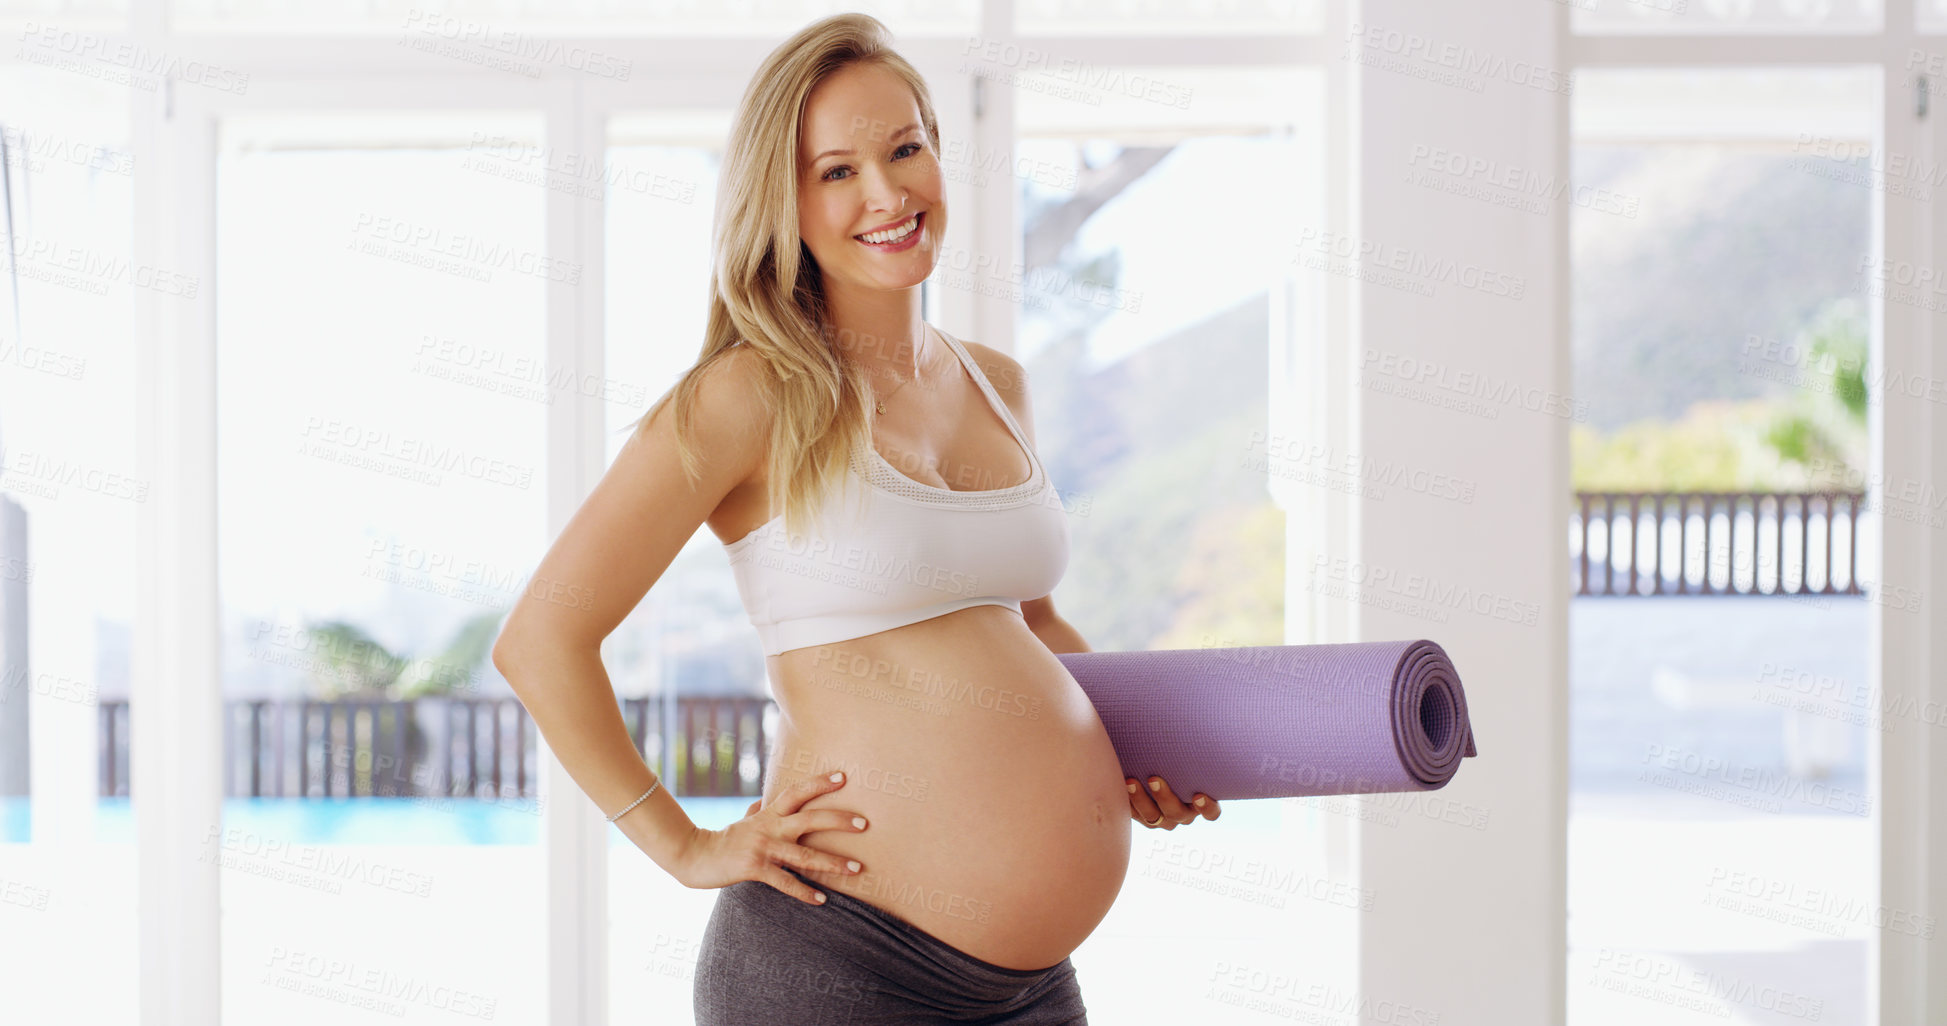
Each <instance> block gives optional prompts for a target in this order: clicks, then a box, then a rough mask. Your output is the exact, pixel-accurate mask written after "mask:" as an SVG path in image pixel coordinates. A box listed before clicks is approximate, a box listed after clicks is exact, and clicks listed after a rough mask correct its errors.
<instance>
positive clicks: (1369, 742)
mask: <svg viewBox="0 0 1947 1026" xmlns="http://www.w3.org/2000/svg"><path fill="white" fill-rule="evenodd" d="M1055 657H1056V658H1057V659H1060V660H1061V661H1062V665H1064V666H1066V667H1067V668H1068V672H1069V673H1070V674H1072V675H1073V676H1074V678H1075V681H1076V682H1077V683H1079V684H1080V685H1081V686H1082V690H1083V691H1084V692H1086V693H1087V694H1088V697H1089V700H1090V701H1091V702H1093V703H1094V704H1095V711H1096V712H1097V713H1099V714H1100V715H1101V717H1102V725H1103V726H1104V727H1105V728H1107V729H1108V732H1109V740H1110V742H1112V743H1113V744H1114V745H1115V750H1116V755H1117V757H1118V758H1119V759H1120V760H1121V762H1122V771H1123V773H1125V774H1126V775H1128V776H1130V777H1132V778H1134V779H1136V780H1139V781H1147V780H1148V779H1149V777H1150V776H1152V775H1154V776H1158V777H1162V778H1163V781H1164V783H1166V784H1168V785H1169V787H1170V788H1171V790H1174V791H1175V792H1176V793H1177V794H1178V795H1180V796H1181V797H1182V798H1183V800H1184V801H1189V800H1190V796H1191V795H1192V794H1195V793H1196V792H1199V791H1201V792H1202V793H1204V794H1207V795H1209V796H1210V797H1212V798H1215V799H1217V800H1218V801H1227V800H1231V799H1237V798H1296V797H1303V796H1309V795H1328V794H1368V793H1375V792H1385V791H1433V790H1438V789H1439V788H1442V787H1445V786H1446V784H1447V781H1448V780H1450V779H1452V778H1453V775H1454V772H1455V771H1456V770H1458V769H1459V768H1460V760H1461V759H1462V758H1463V757H1465V756H1471V755H1473V754H1475V752H1474V728H1473V724H1472V723H1470V722H1469V721H1468V719H1467V696H1466V695H1465V694H1463V693H1462V692H1461V689H1460V676H1459V674H1457V673H1455V672H1454V667H1453V663H1452V662H1451V661H1450V660H1448V658H1447V653H1446V651H1445V650H1443V649H1442V648H1441V647H1440V646H1439V645H1437V644H1435V643H1434V642H1431V641H1426V640H1415V641H1361V642H1354V643H1350V644H1340V645H1264V646H1252V647H1242V648H1190V649H1158V650H1155V651H1148V652H1067V653H1057V654H1056V656H1055Z"/></svg>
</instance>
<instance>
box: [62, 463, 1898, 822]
mask: <svg viewBox="0 0 1947 1026" xmlns="http://www.w3.org/2000/svg"><path fill="white" fill-rule="evenodd" d="M1865 499H1866V496H1865V493H1864V492H1802V493H1801V492H1784V493H1779V492H1577V493H1575V502H1574V510H1573V512H1572V513H1571V516H1570V520H1571V525H1570V532H1569V551H1570V561H1569V562H1570V576H1571V579H1572V584H1573V588H1574V594H1576V595H1591V596H1598V595H1606V596H1617V597H1620V596H1639V597H1642V596H1655V595H1861V594H1864V593H1863V592H1862V591H1861V590H1860V587H1859V581H1858V578H1857V576H1856V575H1855V573H1854V568H1855V567H1856V565H1857V562H1856V560H1857V555H1858V523H1859V517H1860V516H1861V514H1862V513H1863V511H1864V509H1865ZM621 712H622V718H623V722H624V723H625V724H627V725H628V728H629V735H630V737H631V738H632V739H633V740H634V741H635V746H636V751H638V752H639V753H641V754H642V756H643V758H644V759H645V760H646V761H647V762H648V763H649V764H650V765H651V766H654V767H656V768H657V769H658V771H659V772H660V773H661V775H662V776H663V777H664V780H665V782H666V783H667V785H668V786H669V788H670V791H671V792H672V793H674V794H678V795H684V796H695V797H732V796H735V797H756V796H757V795H758V794H761V793H762V791H763V781H764V770H765V761H766V759H767V758H768V756H769V750H768V749H769V745H768V744H767V738H768V737H770V735H771V732H772V727H771V724H772V723H773V722H774V721H773V718H774V717H775V716H776V714H777V710H776V705H775V703H773V702H772V701H771V700H770V699H767V698H755V697H751V698H740V697H739V698H731V697H716V696H705V695H694V696H675V697H670V698H626V699H623V700H621ZM100 716H101V721H100V722H101V761H102V762H101V768H102V772H101V781H102V787H101V790H102V794H104V795H127V794H128V793H129V792H128V702H127V700H125V699H111V700H104V701H103V702H101V704H100ZM537 760H538V748H537V746H536V735H535V730H534V723H533V721H532V720H530V719H528V716H527V710H526V708H525V707H524V706H522V705H521V703H520V702H519V701H517V700H515V699H513V698H422V699H415V700H410V701H380V700H369V701H367V700H358V701H336V702H322V701H311V700H304V699H293V700H287V701H284V700H267V699H263V700H258V699H253V700H240V701H230V702H227V703H225V706H224V789H225V794H226V795H230V796H251V797H288V798H334V797H421V796H440V797H449V798H464V797H477V798H508V797H516V798H518V797H533V796H535V795H536V794H537V793H538V788H537V787H536V772H537V770H538V761H537Z"/></svg>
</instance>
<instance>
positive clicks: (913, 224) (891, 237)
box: [856, 214, 919, 242]
mask: <svg viewBox="0 0 1947 1026" xmlns="http://www.w3.org/2000/svg"><path fill="white" fill-rule="evenodd" d="M918 227H919V215H918V214H914V215H913V216H911V217H909V218H907V219H906V223H905V224H902V225H900V226H899V227H897V228H888V229H886V230H885V231H882V232H871V233H868V234H865V235H860V236H856V237H857V238H860V239H864V240H865V241H866V242H898V241H899V240H900V239H903V238H905V237H906V236H908V235H911V234H912V233H913V231H914V229H917V228H918Z"/></svg>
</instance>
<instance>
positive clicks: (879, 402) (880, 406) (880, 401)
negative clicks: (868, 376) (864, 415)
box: [873, 336, 925, 416]
mask: <svg viewBox="0 0 1947 1026" xmlns="http://www.w3.org/2000/svg"><path fill="white" fill-rule="evenodd" d="M920 341H921V344H922V345H923V344H925V337H924V336H921V340H920ZM913 366H914V367H915V368H917V367H919V363H918V362H915V363H914V364H913ZM918 379H919V371H918V370H917V369H915V370H914V371H913V376H912V377H910V378H907V379H906V380H904V381H902V382H900V383H899V388H895V389H893V390H892V391H890V392H887V393H886V394H885V397H884V398H879V397H878V396H877V390H876V389H875V390H874V399H873V406H874V408H876V409H877V410H878V411H879V414H880V415H881V416H884V415H885V412H886V400H887V399H890V398H892V397H893V396H895V395H898V394H899V389H900V388H905V387H906V386H907V385H909V384H912V383H913V382H914V381H916V380H918Z"/></svg>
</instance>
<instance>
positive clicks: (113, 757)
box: [99, 696, 774, 798]
mask: <svg viewBox="0 0 1947 1026" xmlns="http://www.w3.org/2000/svg"><path fill="white" fill-rule="evenodd" d="M620 705H621V711H622V716H623V722H624V723H626V724H628V727H629V734H630V737H631V739H632V740H634V742H635V746H636V751H637V752H639V753H641V754H642V756H643V758H644V759H645V760H646V761H647V762H648V763H649V765H650V766H651V767H652V768H655V769H656V770H657V771H658V775H659V776H661V777H662V778H663V779H664V781H665V786H667V787H668V788H669V789H670V792H671V793H672V794H677V795H683V796H685V797H733V796H748V797H756V796H757V795H759V794H761V793H762V792H763V781H764V763H765V759H766V757H767V755H768V751H767V745H766V743H765V738H766V732H767V722H768V721H769V718H770V717H771V716H773V715H774V713H773V712H772V707H773V706H774V703H772V702H771V700H770V699H767V698H724V697H712V696H676V697H673V698H670V699H659V698H626V699H622V700H621V703H620ZM99 716H100V720H99V723H100V735H101V793H102V794H103V795H107V796H116V795H122V796H126V795H127V794H128V793H129V786H128V751H129V747H128V745H129V728H128V700H127V699H108V700H104V701H102V702H101V703H100V710H99ZM666 721H667V722H666ZM536 741H537V738H536V732H535V729H534V721H533V720H531V719H529V718H528V715H527V709H526V707H525V706H523V705H522V704H521V703H520V702H519V701H518V700H516V699H513V698H422V699H414V700H410V701H387V700H377V699H374V700H346V701H330V702H322V701H312V700H307V699H292V700H275V699H245V700H233V701H228V702H225V703H224V723H223V781H224V794H225V795H226V796H229V797H270V798H275V797H284V798H338V797H345V798H355V797H443V798H524V797H534V796H536V795H537V794H538V793H539V788H538V787H537V772H538V770H539V748H538V746H537V744H536Z"/></svg>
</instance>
